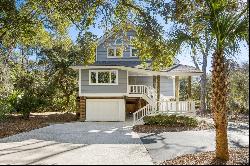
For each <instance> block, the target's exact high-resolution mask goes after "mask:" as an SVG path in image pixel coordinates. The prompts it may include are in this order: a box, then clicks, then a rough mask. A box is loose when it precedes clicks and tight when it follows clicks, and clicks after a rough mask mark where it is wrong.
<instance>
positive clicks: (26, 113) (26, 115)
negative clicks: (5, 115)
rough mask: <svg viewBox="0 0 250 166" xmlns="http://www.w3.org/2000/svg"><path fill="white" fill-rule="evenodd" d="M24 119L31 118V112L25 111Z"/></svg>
mask: <svg viewBox="0 0 250 166" xmlns="http://www.w3.org/2000/svg"><path fill="white" fill-rule="evenodd" d="M23 119H24V120H29V119H30V112H23Z"/></svg>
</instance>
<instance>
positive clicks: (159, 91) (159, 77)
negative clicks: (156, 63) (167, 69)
mask: <svg viewBox="0 0 250 166" xmlns="http://www.w3.org/2000/svg"><path fill="white" fill-rule="evenodd" d="M156 80H157V81H156V82H157V85H156V87H157V101H158V102H157V110H159V101H160V94H161V76H160V75H157V77H156Z"/></svg>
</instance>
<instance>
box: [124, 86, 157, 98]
mask: <svg viewBox="0 0 250 166" xmlns="http://www.w3.org/2000/svg"><path fill="white" fill-rule="evenodd" d="M128 90H129V94H142V95H145V96H147V97H148V98H149V99H150V100H151V102H155V101H156V99H157V92H156V90H155V89H154V88H153V87H151V86H146V85H128Z"/></svg>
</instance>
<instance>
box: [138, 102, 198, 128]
mask: <svg viewBox="0 0 250 166" xmlns="http://www.w3.org/2000/svg"><path fill="white" fill-rule="evenodd" d="M194 113H195V102H194V101H179V102H177V101H160V102H155V104H153V105H151V104H147V105H146V106H144V107H142V108H141V109H139V110H138V111H136V112H134V114H133V118H134V124H136V123H137V122H142V121H143V117H145V116H147V115H152V114H179V115H182V114H183V115H184V114H187V115H193V114H194Z"/></svg>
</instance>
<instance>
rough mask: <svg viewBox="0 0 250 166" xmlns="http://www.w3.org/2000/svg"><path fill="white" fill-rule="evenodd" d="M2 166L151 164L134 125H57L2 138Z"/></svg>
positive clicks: (76, 123) (124, 123)
mask: <svg viewBox="0 0 250 166" xmlns="http://www.w3.org/2000/svg"><path fill="white" fill-rule="evenodd" d="M0 164H36V165H37V164H62V165H63V164H70V165H72V164H102V165H103V164H127V165H135V164H140V165H146V164H152V159H151V157H150V156H149V154H148V152H147V150H146V148H145V147H144V146H143V144H142V142H141V140H140V138H139V136H138V134H136V133H134V132H132V131H131V122H75V123H65V124H55V125H51V126H48V127H44V128H40V129H36V130H33V131H30V132H27V133H21V134H17V135H14V136H11V137H7V138H4V139H0Z"/></svg>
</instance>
